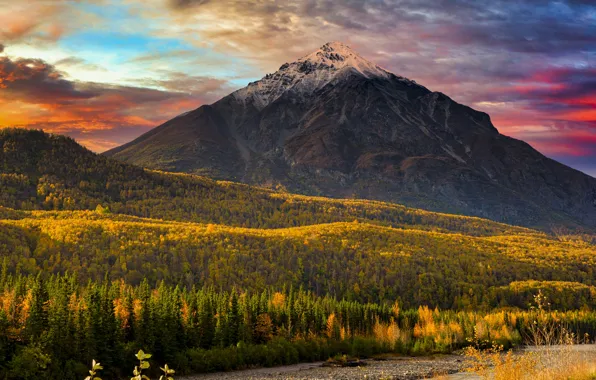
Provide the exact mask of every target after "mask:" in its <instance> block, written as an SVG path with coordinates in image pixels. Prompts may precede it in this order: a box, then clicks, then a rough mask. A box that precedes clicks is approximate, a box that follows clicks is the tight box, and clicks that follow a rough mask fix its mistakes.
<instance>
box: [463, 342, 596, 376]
mask: <svg viewBox="0 0 596 380" xmlns="http://www.w3.org/2000/svg"><path fill="white" fill-rule="evenodd" d="M466 354H467V355H468V356H469V357H471V358H472V359H474V364H473V366H472V367H471V368H469V369H468V370H469V371H470V372H473V373H475V374H477V375H478V376H480V377H481V378H482V379H491V380H588V379H596V360H595V359H596V355H594V354H592V355H591V356H590V355H589V354H587V353H582V352H577V351H573V350H572V349H571V347H556V348H552V349H546V350H541V351H533V352H524V353H520V354H514V353H512V352H511V351H509V352H507V353H502V352H497V351H492V350H490V351H480V350H477V349H475V348H470V349H468V351H467V352H466Z"/></svg>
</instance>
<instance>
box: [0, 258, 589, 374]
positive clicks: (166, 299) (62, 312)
mask: <svg viewBox="0 0 596 380" xmlns="http://www.w3.org/2000/svg"><path fill="white" fill-rule="evenodd" d="M0 281H1V282H0V377H2V378H7V379H39V378H44V379H63V380H70V379H82V378H83V377H84V376H85V374H86V372H87V370H88V366H89V365H90V363H91V361H92V360H93V359H97V360H99V361H100V362H101V363H102V365H103V366H104V368H105V371H104V372H103V373H102V375H104V374H105V375H106V378H122V377H124V376H125V374H126V373H128V372H127V371H128V370H130V363H131V359H132V358H134V354H135V353H136V352H137V351H138V350H139V349H143V350H144V351H146V352H151V353H152V354H153V359H154V360H155V362H157V363H166V362H167V363H168V364H169V365H170V367H171V368H175V370H176V373H178V374H188V373H197V372H211V371H225V370H232V369H241V368H248V367H252V366H255V365H258V366H275V365H285V364H293V363H298V362H304V361H316V360H326V359H327V358H329V357H334V356H337V355H353V356H356V357H369V356H371V355H374V354H378V353H388V352H393V353H401V354H410V355H422V354H432V353H441V352H451V351H452V350H454V349H456V348H460V347H463V346H467V345H470V344H472V345H474V346H476V347H482V346H490V345H491V344H493V343H495V344H500V345H503V346H504V347H512V346H515V345H519V344H521V343H523V342H524V339H527V338H528V337H529V328H530V325H531V324H532V323H533V322H535V321H537V320H540V321H541V323H550V321H556V323H560V324H562V323H564V324H565V326H567V328H568V329H569V330H570V331H572V332H574V333H575V334H576V336H578V337H581V339H585V340H590V339H591V338H590V337H593V336H596V335H595V334H596V312H594V311H588V310H582V311H566V312H561V311H549V312H544V313H541V314H540V315H539V314H538V312H537V311H536V310H529V311H522V310H508V311H507V310H500V311H493V312H485V313H482V312H473V311H460V312H456V311H443V310H440V309H438V308H435V309H432V308H429V307H427V306H420V307H418V308H415V309H402V308H401V306H400V304H399V303H398V302H393V303H383V304H378V303H358V302H353V301H348V300H338V299H336V298H334V297H329V296H325V297H319V296H316V295H315V294H313V293H312V292H310V291H306V290H303V289H296V288H293V287H289V288H284V289H280V290H278V291H276V290H274V289H273V288H267V289H265V290H263V291H261V292H248V291H241V290H239V289H232V290H231V291H222V290H217V289H216V288H215V287H212V286H208V287H192V288H191V289H185V288H183V287H179V286H176V287H173V286H167V285H165V284H164V283H163V282H160V283H159V284H158V285H157V286H155V287H153V286H151V285H150V284H149V283H148V282H147V281H143V282H142V283H141V284H140V285H138V286H131V285H128V284H126V283H125V282H124V281H122V280H114V281H111V280H110V279H109V278H107V277H106V278H105V279H104V280H103V281H101V282H85V283H80V282H79V281H78V279H77V277H76V276H74V275H64V276H62V275H52V276H49V277H47V278H44V276H40V275H38V276H23V275H16V276H15V275H11V274H8V273H7V271H6V268H4V269H3V270H2V273H1V274H0ZM155 368H157V366H156V367H155Z"/></svg>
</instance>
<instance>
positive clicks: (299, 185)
mask: <svg viewBox="0 0 596 380" xmlns="http://www.w3.org/2000/svg"><path fill="white" fill-rule="evenodd" d="M106 155H108V156H110V157H114V158H117V159H119V160H121V161H125V162H129V163H133V164H136V165H139V166H143V167H148V168H154V169H160V170H167V171H176V172H187V173H195V174H204V175H208V176H210V177H213V178H218V179H227V180H233V181H241V182H245V183H248V184H256V185H264V186H269V187H277V186H280V185H281V186H282V187H285V188H287V189H288V190H290V191H292V192H297V193H302V194H310V195H325V196H331V197H335V198H366V199H377V200H382V201H390V202H394V203H400V204H404V205H408V206H412V207H418V208H423V209H427V210H434V211H441V212H450V213H457V214H464V215H474V216H480V217H485V218H489V219H492V220H498V221H501V222H505V223H509V224H516V225H524V226H529V227H540V228H548V227H550V226H551V225H565V226H568V227H578V226H579V227H588V228H594V227H596V207H595V206H596V198H595V194H596V179H595V178H592V177H590V176H588V175H586V174H583V173H581V172H579V171H577V170H574V169H571V168H569V167H567V166H565V165H562V164H560V163H558V162H556V161H554V160H551V159H549V158H547V157H545V156H543V155H542V154H541V153H539V152H538V151H536V150H535V149H533V148H532V147H530V146H529V145H528V144H526V143H525V142H523V141H519V140H516V139H513V138H510V137H508V136H504V135H502V134H500V133H499V132H498V130H497V129H496V128H495V126H494V125H493V124H492V122H491V120H490V117H489V115H487V114H485V113H483V112H479V111H476V110H474V109H472V108H470V107H467V106H465V105H463V104H459V103H457V102H455V101H454V100H452V99H451V98H449V97H448V96H446V95H445V94H442V93H440V92H433V91H430V90H429V89H427V88H426V87H424V86H421V85H419V84H418V83H416V82H414V81H411V80H409V79H407V78H403V77H400V76H397V75H394V74H392V73H389V72H387V71H386V70H384V69H382V68H381V67H379V66H377V65H375V64H374V63H372V62H369V61H367V60H366V59H365V58H363V57H361V56H360V55H358V53H356V52H354V51H353V50H351V49H350V48H349V47H347V46H346V45H343V44H341V43H338V42H334V43H329V44H325V45H324V46H322V47H321V48H320V49H318V50H316V51H315V52H313V53H312V54H309V55H307V56H305V57H302V58H300V59H298V60H296V61H295V62H291V63H286V64H283V65H282V66H281V67H280V68H279V70H278V71H277V72H275V73H272V74H267V75H266V76H265V77H263V78H262V79H261V80H259V81H256V82H253V83H250V84H249V85H248V86H247V87H245V88H242V89H240V90H238V91H236V92H234V93H232V94H230V95H228V96H226V97H224V98H222V99H221V100H219V101H217V102H215V103H213V104H211V105H203V106H201V107H199V108H198V109H196V110H193V111H190V112H187V113H184V114H182V115H180V116H178V117H176V118H174V119H172V120H170V121H168V122H166V123H164V124H162V125H160V126H158V127H156V128H155V129H153V130H151V131H149V132H148V133H146V134H144V135H142V136H140V137H139V138H137V139H135V140H134V141H132V142H130V143H128V144H125V145H123V146H121V147H118V148H116V149H113V150H111V151H109V152H106Z"/></svg>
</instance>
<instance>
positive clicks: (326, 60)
mask: <svg viewBox="0 0 596 380" xmlns="http://www.w3.org/2000/svg"><path fill="white" fill-rule="evenodd" d="M298 62H313V63H319V64H323V65H327V66H331V67H335V68H336V69H338V70H340V69H343V68H345V67H349V68H352V69H354V70H356V71H357V72H359V73H360V74H362V75H364V76H365V77H367V78H368V77H371V76H380V77H386V76H387V75H388V72H387V71H385V70H383V69H382V68H380V67H379V66H377V65H375V64H374V63H372V62H370V61H367V60H366V59H364V58H362V57H361V56H360V55H359V54H358V53H356V52H355V51H354V50H352V49H351V48H350V47H349V46H347V45H345V44H343V43H341V42H329V43H326V44H325V45H323V46H321V48H320V49H318V50H317V51H315V52H312V53H310V54H308V55H307V56H304V57H302V58H300V59H299V60H298Z"/></svg>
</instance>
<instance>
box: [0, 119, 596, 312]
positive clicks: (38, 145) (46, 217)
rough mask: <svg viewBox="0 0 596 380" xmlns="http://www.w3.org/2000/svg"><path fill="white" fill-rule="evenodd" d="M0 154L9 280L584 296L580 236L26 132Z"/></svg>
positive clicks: (431, 299) (404, 295)
mask: <svg viewBox="0 0 596 380" xmlns="http://www.w3.org/2000/svg"><path fill="white" fill-rule="evenodd" d="M0 147H2V148H3V149H0V168H2V170H1V172H0V194H1V195H0V201H1V202H0V226H1V227H2V228H1V229H0V234H1V236H0V242H1V244H0V254H1V255H2V256H4V257H6V258H7V261H6V265H7V268H8V269H9V270H10V271H11V272H14V271H17V272H20V273H24V274H36V273H39V272H43V273H65V272H69V273H77V274H78V276H79V277H80V278H82V279H92V280H101V279H102V278H103V277H104V276H105V275H106V273H109V274H110V276H111V278H122V279H125V280H126V281H128V282H129V283H132V284H138V283H139V282H140V281H141V280H142V279H143V278H147V279H148V280H149V281H150V283H152V284H156V283H157V282H159V281H161V280H165V281H167V282H169V283H171V284H183V285H185V286H187V287H190V286H192V285H194V284H201V285H213V286H216V287H221V288H224V289H228V290H230V289H231V288H233V287H235V286H236V287H241V288H246V289H251V290H257V291H258V290H262V289H265V288H267V287H274V288H282V287H284V286H289V285H293V286H295V287H296V288H299V287H304V288H305V289H308V290H312V291H314V292H315V293H316V294H319V295H325V294H332V295H334V296H337V297H340V298H342V297H347V298H349V299H355V300H359V301H374V302H384V301H390V300H394V299H400V301H401V302H402V303H403V304H404V305H406V306H414V305H419V304H429V305H435V306H440V307H443V308H464V307H469V306H476V307H478V306H480V305H484V306H488V305H490V306H497V305H499V304H500V302H501V301H500V300H499V297H498V296H497V294H505V293H506V288H507V287H508V286H509V285H510V283H512V282H524V281H525V282H527V281H564V282H577V283H580V284H581V285H583V286H595V285H596V283H594V273H593V268H594V264H595V262H594V260H595V256H594V251H595V247H594V245H593V240H590V239H589V238H588V239H583V240H582V239H568V240H565V239H558V238H555V237H553V236H550V235H547V234H545V233H542V232H538V231H536V230H531V229H527V228H521V227H514V226H509V225H506V224H501V223H497V222H493V221H489V220H486V219H480V218H475V217H465V216H456V215H449V214H440V213H433V212H428V211H422V210H416V209H411V208H407V207H404V206H400V205H395V204H391V203H383V202H376V201H364V200H339V199H329V198H322V197H308V196H299V195H292V194H287V193H279V192H273V191H270V190H267V189H262V188H257V187H251V186H247V185H242V184H235V183H231V182H220V181H213V180H209V179H206V178H204V177H199V176H194V175H185V174H169V173H163V172H156V171H151V170H145V169H140V168H137V167H134V166H131V165H128V164H123V163H119V162H117V161H115V160H112V159H109V158H106V157H104V156H99V155H96V154H94V153H92V152H89V151H88V150H86V149H84V148H82V147H80V146H79V145H78V144H76V143H75V142H74V141H73V140H71V139H68V138H65V137H61V136H52V135H47V134H44V133H43V132H40V131H26V130H3V131H0ZM69 210H71V211H69ZM504 287H505V288H504ZM574 289H575V288H574ZM578 289H579V288H578ZM581 291H582V292H583V291H585V290H581Z"/></svg>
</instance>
